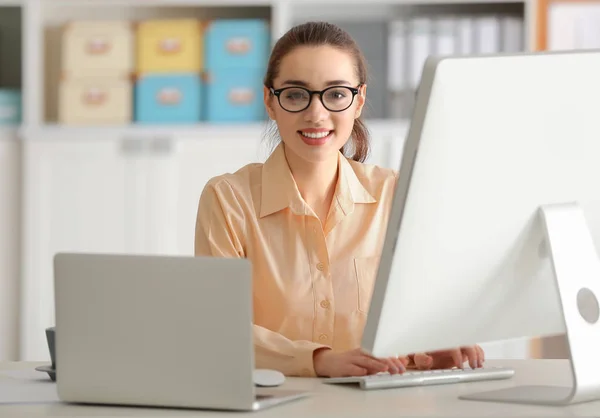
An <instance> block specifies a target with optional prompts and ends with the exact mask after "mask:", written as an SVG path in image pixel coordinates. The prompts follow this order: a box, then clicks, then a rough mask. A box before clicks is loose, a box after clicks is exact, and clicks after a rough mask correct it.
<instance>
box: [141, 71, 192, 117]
mask: <svg viewBox="0 0 600 418" xmlns="http://www.w3.org/2000/svg"><path fill="white" fill-rule="evenodd" d="M201 101H202V79H201V77H200V75H199V74H176V75H175V74H173V75H170V74H151V75H145V76H143V77H141V78H140V79H139V80H138V81H137V83H136V87H135V120H136V122H140V123H161V124H165V123H196V122H199V121H200V118H201V113H200V112H201Z"/></svg>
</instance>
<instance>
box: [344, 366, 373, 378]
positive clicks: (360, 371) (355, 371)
mask: <svg viewBox="0 0 600 418" xmlns="http://www.w3.org/2000/svg"><path fill="white" fill-rule="evenodd" d="M367 373H368V370H367V369H365V368H364V367H360V366H357V365H356V364H349V365H348V367H347V368H346V369H345V370H344V372H343V373H342V377H352V376H365V375H366V374H367Z"/></svg>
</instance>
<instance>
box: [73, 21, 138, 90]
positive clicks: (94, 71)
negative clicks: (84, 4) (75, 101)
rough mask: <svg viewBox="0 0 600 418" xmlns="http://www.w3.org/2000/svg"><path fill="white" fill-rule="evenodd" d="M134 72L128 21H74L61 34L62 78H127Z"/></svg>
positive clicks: (131, 38)
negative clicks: (125, 76) (124, 76)
mask: <svg viewBox="0 0 600 418" xmlns="http://www.w3.org/2000/svg"><path fill="white" fill-rule="evenodd" d="M134 69H135V32H134V27H133V23H131V22H128V21H76V22H71V23H68V24H67V25H66V26H65V27H64V29H63V33H62V71H63V75H64V76H65V77H69V78H71V77H88V76H121V75H127V76H129V75H130V74H131V73H132V72H133V71H134Z"/></svg>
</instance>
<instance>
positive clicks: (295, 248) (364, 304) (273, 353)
mask: <svg viewBox="0 0 600 418" xmlns="http://www.w3.org/2000/svg"><path fill="white" fill-rule="evenodd" d="M338 161H339V167H338V168H339V169H338V181H337V185H336V189H335V194H334V198H333V202H332V206H331V209H330V212H329V216H328V218H327V221H326V223H325V227H324V228H323V227H322V226H321V222H320V221H319V219H318V218H317V217H316V215H315V214H314V212H313V211H312V210H311V208H310V207H309V206H308V205H307V204H306V203H305V202H304V200H303V199H302V197H301V195H300V193H299V191H298V188H297V186H296V183H295V181H294V178H293V177H292V174H291V171H290V169H289V166H288V164H287V160H286V157H285V151H284V145H283V144H280V145H279V146H278V147H277V148H276V149H275V150H274V151H273V153H272V154H271V156H270V157H269V158H268V160H267V161H266V162H265V163H264V164H263V163H255V164H249V165H246V166H245V167H243V168H241V169H240V170H238V171H237V172H235V173H233V174H224V175H221V176H217V177H214V178H212V179H211V180H210V181H209V182H208V183H207V184H206V186H205V188H204V190H203V192H202V195H201V197H200V202H199V207H198V216H197V222H196V237H195V254H196V255H197V256H217V257H245V258H248V259H250V260H251V262H252V266H253V267H252V268H253V305H254V320H253V323H254V325H253V327H254V344H255V359H256V367H257V368H271V369H276V370H280V371H281V372H283V373H284V374H286V375H288V376H315V371H314V367H313V351H314V350H315V349H317V348H319V347H330V348H331V349H333V350H335V351H346V350H351V349H355V348H358V347H359V346H360V340H361V337H362V332H363V328H364V324H365V320H366V312H367V311H368V307H369V302H370V298H371V291H372V287H373V283H374V280H375V274H376V271H377V267H378V264H379V257H380V254H381V250H382V246H383V241H384V238H385V231H386V225H387V220H388V215H389V212H390V209H391V204H392V199H393V193H394V187H395V183H396V180H397V172H395V171H393V170H389V169H385V168H381V167H378V166H374V165H367V164H362V163H358V162H355V161H352V160H350V159H347V158H346V157H344V156H343V154H342V153H340V154H339V159H338Z"/></svg>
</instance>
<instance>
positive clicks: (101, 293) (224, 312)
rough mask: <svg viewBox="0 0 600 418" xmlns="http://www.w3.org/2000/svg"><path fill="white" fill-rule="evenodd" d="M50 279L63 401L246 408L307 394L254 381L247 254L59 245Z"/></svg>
mask: <svg viewBox="0 0 600 418" xmlns="http://www.w3.org/2000/svg"><path fill="white" fill-rule="evenodd" d="M54 280H55V308H56V365H57V369H56V374H57V390H58V395H59V398H60V399H61V400H62V401H65V402H75V403H93V404H112V405H139V406H157V407H177V408H198V409H217V410H240V411H251V410H258V409H262V408H265V407H269V406H274V405H277V404H281V403H283V402H287V401H291V400H295V399H299V398H302V397H304V396H306V395H307V393H305V392H297V391H286V390H285V386H286V384H285V383H284V384H283V385H282V386H280V387H276V388H257V387H255V385H254V381H253V372H254V348H253V347H254V346H253V334H252V324H251V321H252V270H251V265H250V262H249V261H248V260H244V259H226V258H208V257H207V258H204V257H171V256H142V255H115V254H57V255H56V256H55V258H54Z"/></svg>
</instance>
